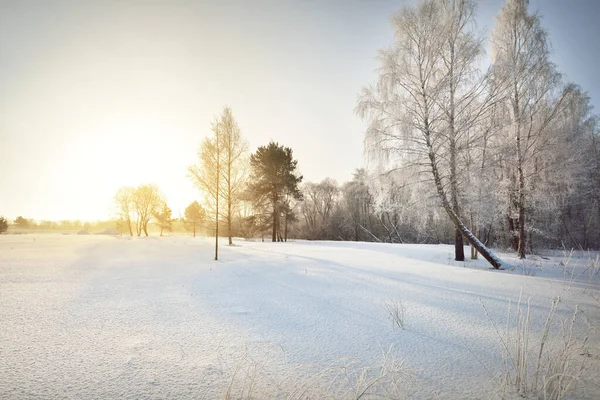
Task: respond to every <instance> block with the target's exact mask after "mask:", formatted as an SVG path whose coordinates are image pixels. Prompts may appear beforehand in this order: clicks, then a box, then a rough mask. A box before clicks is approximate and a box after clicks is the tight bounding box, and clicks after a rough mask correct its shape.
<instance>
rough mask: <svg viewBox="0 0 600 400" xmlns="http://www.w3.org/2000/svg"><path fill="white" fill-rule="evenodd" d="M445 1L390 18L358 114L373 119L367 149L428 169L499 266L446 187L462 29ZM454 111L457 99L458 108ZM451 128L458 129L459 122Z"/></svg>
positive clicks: (429, 1)
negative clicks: (388, 39)
mask: <svg viewBox="0 0 600 400" xmlns="http://www.w3.org/2000/svg"><path fill="white" fill-rule="evenodd" d="M447 4H448V3H447V2H444V1H439V0H424V1H421V2H419V3H417V4H416V5H415V6H413V7H404V8H403V9H402V10H401V11H400V12H399V13H397V14H396V15H395V16H394V17H393V18H392V26H393V28H394V31H395V32H394V33H395V35H394V36H395V41H394V43H393V45H392V46H391V47H390V48H389V49H386V50H382V51H381V52H380V59H381V62H382V67H381V68H380V70H379V78H378V81H377V84H376V86H375V87H371V88H367V89H365V90H364V91H363V93H362V94H361V97H360V99H359V103H358V106H357V112H358V113H359V115H361V116H362V117H363V118H364V119H366V120H367V121H368V122H369V128H368V130H367V134H366V137H365V145H366V147H367V150H368V151H373V150H374V151H375V153H372V154H377V155H378V156H379V158H380V159H389V158H390V157H395V158H400V159H403V161H404V162H406V161H410V162H412V163H416V164H419V165H421V166H422V167H423V168H426V169H427V170H428V171H429V172H430V173H431V177H432V178H433V182H434V184H435V188H436V192H437V195H438V198H439V201H440V202H441V204H442V206H443V208H444V210H445V211H446V213H447V214H448V216H449V218H450V219H451V221H452V222H453V224H454V225H455V228H456V229H457V230H458V231H459V232H460V233H461V235H462V236H463V237H465V238H466V239H467V241H468V242H469V243H470V244H471V245H472V246H473V247H475V248H476V249H477V250H478V251H479V253H481V255H482V256H483V257H484V258H485V259H486V260H488V261H489V262H490V264H491V265H492V266H493V267H494V268H501V267H502V265H503V264H502V262H501V261H500V260H499V259H498V258H497V257H496V256H495V255H494V254H493V253H492V252H491V251H490V249H488V248H487V247H486V246H484V245H483V243H481V242H480V241H479V240H478V239H477V238H476V237H475V235H473V234H472V233H471V231H470V230H469V229H468V228H467V226H466V225H465V224H464V223H463V221H462V219H461V216H460V214H459V213H457V212H456V210H457V208H456V207H455V206H453V204H452V203H453V200H452V189H451V188H450V189H448V186H449V185H450V183H451V182H452V179H451V178H452V172H451V171H448V168H449V167H451V166H452V162H451V161H449V163H448V162H444V161H445V160H450V158H451V157H450V154H449V153H448V149H449V148H450V140H449V139H450V138H451V136H452V134H449V131H450V122H452V121H451V117H452V106H451V105H449V104H450V100H451V99H452V98H453V96H451V95H450V91H449V87H450V86H451V85H450V82H454V85H457V82H458V81H459V79H458V78H459V77H460V74H458V71H457V73H454V74H450V73H449V72H448V71H449V68H448V66H452V63H450V64H448V57H449V56H448V52H447V51H446V50H447V46H449V44H448V42H447V40H448V39H447V37H448V35H449V34H450V33H451V31H452V30H451V28H454V29H458V28H456V26H454V25H453V24H457V26H461V21H460V20H457V15H460V13H455V14H456V15H454V14H453V13H448V8H447ZM457 4H463V5H465V4H466V5H468V4H470V3H468V2H465V1H463V2H458V3H457ZM465 7H466V6H465ZM451 9H452V8H451ZM465 18H466V17H465ZM463 39H465V38H463ZM463 39H461V40H463ZM456 51H460V50H458V49H456ZM469 60H471V61H469ZM475 61H477V57H475V56H474V55H473V56H469V57H467V56H465V61H464V64H463V68H471V69H472V67H471V65H470V64H469V62H475ZM442 66H445V67H446V68H443V67H442ZM444 70H445V71H444ZM474 90H475V91H477V90H479V89H474ZM468 92H469V91H467V93H468ZM474 95H475V93H472V94H471V95H470V96H474ZM467 97H468V96H467ZM471 101H472V100H471ZM465 103H466V104H469V101H468V100H465ZM466 104H465V106H464V107H465V110H466V109H467V107H466ZM456 110H457V107H456V98H455V104H454V112H456ZM455 116H456V114H455ZM453 126H454V129H456V127H457V126H456V123H454V125H453ZM454 135H456V132H455V134H454ZM455 178H456V177H455ZM449 179H450V180H449ZM454 180H455V181H456V179H454ZM450 186H451V185H450ZM449 194H450V196H449Z"/></svg>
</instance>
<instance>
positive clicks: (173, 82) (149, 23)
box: [0, 0, 600, 220]
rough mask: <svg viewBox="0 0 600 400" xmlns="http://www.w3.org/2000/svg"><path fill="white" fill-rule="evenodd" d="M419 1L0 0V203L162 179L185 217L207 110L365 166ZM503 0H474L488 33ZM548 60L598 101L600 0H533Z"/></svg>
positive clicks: (83, 202) (256, 141)
mask: <svg viewBox="0 0 600 400" xmlns="http://www.w3.org/2000/svg"><path fill="white" fill-rule="evenodd" d="M410 3H411V1H398V0H396V1H392V0H345V1H344V0H323V1H319V0H298V1H292V0H289V1H287V0H281V1H264V0H256V1H242V0H238V1H234V0H229V1H217V0H211V1H198V0H196V1H184V0H174V1H158V0H144V1H142V0H122V1H111V0H106V1H104V0H102V1H101V0H95V1H92V0H88V1H86V0H72V1H59V0H37V1H31V0H19V1H13V0H0V151H1V154H0V215H4V216H6V217H7V218H10V219H14V218H15V217H16V216H18V215H23V216H24V217H27V218H34V219H37V220H42V219H52V220H62V219H71V220H72V219H81V220H98V219H107V218H109V217H111V216H112V215H113V212H114V210H113V206H112V198H113V195H114V193H115V192H116V190H117V189H118V188H119V187H121V186H124V185H131V186H135V185H138V184H141V183H155V184H157V185H158V186H159V187H160V188H161V189H162V191H163V192H164V194H165V195H166V197H167V201H168V204H169V206H170V207H171V208H172V209H173V214H174V216H175V217H178V216H180V215H181V214H183V211H184V210H185V207H186V206H187V205H188V204H189V203H191V202H192V201H194V200H200V198H201V196H200V193H199V192H198V190H197V189H195V188H194V186H193V184H192V182H191V181H190V179H189V178H188V177H187V166H189V165H191V164H193V163H195V162H196V151H197V149H198V146H199V144H200V142H201V141H202V139H203V138H204V137H205V136H207V135H209V134H210V123H211V121H212V120H213V118H214V117H215V115H217V114H218V113H219V112H220V111H221V110H222V108H223V107H224V106H226V105H228V106H230V107H231V108H232V110H233V114H234V116H235V117H236V119H237V121H238V123H239V125H240V127H241V130H242V134H243V135H244V137H245V138H246V139H247V141H248V143H249V147H250V150H251V151H254V150H255V149H256V148H257V147H258V146H260V145H264V144H267V143H268V142H269V141H270V140H274V141H277V142H279V143H280V144H283V145H285V146H289V147H291V148H292V149H293V151H294V155H295V157H296V158H297V159H298V161H299V167H300V172H301V173H302V174H303V175H304V179H305V180H308V181H320V180H322V179H324V178H325V177H331V178H334V179H336V180H338V182H343V181H346V180H349V179H351V177H352V173H353V172H354V170H355V169H356V168H361V167H364V166H365V165H366V164H365V159H364V157H363V147H362V140H363V134H364V130H365V124H364V123H363V122H362V121H361V120H360V119H359V118H358V117H357V116H356V115H355V114H354V107H355V105H356V100H357V95H358V92H359V91H360V89H361V88H362V87H363V86H366V85H369V84H370V83H372V82H373V81H374V79H375V70H376V68H377V67H378V65H377V60H376V55H377V50H378V49H381V48H384V47H386V46H388V45H389V44H390V43H391V41H392V30H391V27H390V25H389V18H390V16H391V15H392V13H393V12H395V11H397V10H398V9H400V8H401V7H402V5H403V4H410ZM502 4H503V1H502V0H482V1H480V2H479V12H478V17H477V22H478V25H479V27H480V28H481V29H485V30H487V31H488V32H489V31H490V30H491V29H492V26H493V22H494V16H495V15H496V14H497V12H498V10H499V8H500V7H501V6H502ZM530 8H531V9H532V10H538V11H539V12H540V14H541V15H542V24H543V26H544V27H545V28H546V29H547V30H548V32H549V37H550V40H551V42H552V47H553V54H552V57H553V60H554V62H555V63H556V64H557V65H558V67H559V69H560V71H561V72H563V73H564V74H565V76H566V78H567V79H568V80H570V81H573V82H575V83H577V84H579V85H581V86H582V87H583V89H584V90H586V91H588V92H589V94H590V96H591V98H592V103H593V104H595V105H596V107H597V108H598V107H600V81H599V80H598V79H597V70H598V66H599V65H600V63H599V61H600V60H599V57H600V45H599V44H598V41H597V40H598V38H600V24H598V22H597V20H596V18H597V16H598V15H600V2H599V1H596V0H572V1H564V0H530Z"/></svg>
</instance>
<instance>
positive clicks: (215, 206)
mask: <svg viewBox="0 0 600 400" xmlns="http://www.w3.org/2000/svg"><path fill="white" fill-rule="evenodd" d="M211 131H212V137H207V138H205V139H204V140H203V142H202V144H201V145H200V148H199V149H198V164H197V165H192V166H190V167H188V172H189V176H190V179H192V181H193V182H194V184H195V185H196V186H197V187H198V189H200V191H201V192H202V193H203V194H204V197H205V204H206V205H207V206H208V207H209V211H210V213H211V214H212V215H213V216H214V220H213V221H214V227H215V260H218V259H219V217H220V213H219V199H220V197H221V193H222V191H223V188H224V186H225V185H224V179H223V174H222V173H221V168H222V165H223V153H224V152H223V146H224V145H223V137H222V135H223V129H222V128H221V121H220V120H219V118H215V120H214V122H213V123H212V126H211Z"/></svg>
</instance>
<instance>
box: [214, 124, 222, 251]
mask: <svg viewBox="0 0 600 400" xmlns="http://www.w3.org/2000/svg"><path fill="white" fill-rule="evenodd" d="M216 136H217V138H216V141H217V170H216V178H217V179H216V182H215V183H216V185H215V261H217V260H218V259H219V190H220V187H219V183H220V180H221V172H220V169H219V168H220V167H219V159H220V158H221V151H220V150H219V134H218V133H217V135H216Z"/></svg>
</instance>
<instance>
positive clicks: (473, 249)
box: [471, 213, 479, 260]
mask: <svg viewBox="0 0 600 400" xmlns="http://www.w3.org/2000/svg"><path fill="white" fill-rule="evenodd" d="M471 232H475V236H479V229H477V230H475V226H473V213H471ZM471 260H477V249H476V248H475V247H473V246H471Z"/></svg>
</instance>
